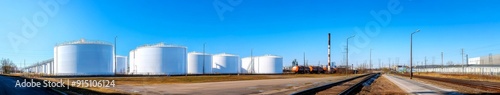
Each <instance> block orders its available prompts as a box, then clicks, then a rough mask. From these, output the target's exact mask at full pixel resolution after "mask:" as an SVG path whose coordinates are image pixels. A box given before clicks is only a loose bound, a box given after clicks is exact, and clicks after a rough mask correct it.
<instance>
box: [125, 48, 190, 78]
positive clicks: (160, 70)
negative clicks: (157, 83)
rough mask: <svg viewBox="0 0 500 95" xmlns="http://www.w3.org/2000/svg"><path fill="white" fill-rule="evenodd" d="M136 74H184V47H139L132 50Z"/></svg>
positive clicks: (185, 55)
mask: <svg viewBox="0 0 500 95" xmlns="http://www.w3.org/2000/svg"><path fill="white" fill-rule="evenodd" d="M134 51H135V52H134V54H135V55H134V58H132V59H133V61H134V62H133V63H134V65H136V69H135V70H136V71H135V72H136V74H153V75H154V74H169V75H179V74H186V57H187V54H186V48H185V47H177V46H151V47H140V48H137V49H136V50H134Z"/></svg>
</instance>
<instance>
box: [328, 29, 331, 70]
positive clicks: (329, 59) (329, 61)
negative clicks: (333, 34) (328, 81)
mask: <svg viewBox="0 0 500 95" xmlns="http://www.w3.org/2000/svg"><path fill="white" fill-rule="evenodd" d="M330 52H331V51H330V33H328V73H330V72H331V70H330V68H331V67H330V66H331V57H330Z"/></svg>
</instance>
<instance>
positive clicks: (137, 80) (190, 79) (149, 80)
mask: <svg viewBox="0 0 500 95" xmlns="http://www.w3.org/2000/svg"><path fill="white" fill-rule="evenodd" d="M332 76H342V75H339V74H286V75H239V76H237V75H212V76H171V77H167V76H155V77H79V78H38V79H42V80H49V81H59V80H60V79H63V80H64V81H67V80H69V81H70V82H71V81H76V80H114V81H115V84H116V85H137V86H140V85H154V84H178V83H203V82H222V81H239V80H262V79H287V78H321V77H332ZM66 85H70V83H66ZM84 89H88V90H93V91H97V92H103V93H124V92H122V91H119V90H115V89H112V88H97V87H91V88H84Z"/></svg>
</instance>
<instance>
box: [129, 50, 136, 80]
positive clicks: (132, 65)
mask: <svg viewBox="0 0 500 95" xmlns="http://www.w3.org/2000/svg"><path fill="white" fill-rule="evenodd" d="M134 58H135V53H134V50H132V51H130V53H129V55H128V60H129V61H128V66H129V70H128V73H129V74H135V73H137V72H136V71H137V70H136V68H137V66H136V65H135V59H134Z"/></svg>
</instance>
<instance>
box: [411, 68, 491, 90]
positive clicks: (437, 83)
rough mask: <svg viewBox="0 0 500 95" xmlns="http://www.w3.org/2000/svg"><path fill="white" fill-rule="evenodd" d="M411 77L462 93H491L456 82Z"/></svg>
mask: <svg viewBox="0 0 500 95" xmlns="http://www.w3.org/2000/svg"><path fill="white" fill-rule="evenodd" d="M415 75H417V74H415ZM419 75H420V76H422V75H423V74H419ZM430 75H431V74H429V75H428V76H430ZM432 75H433V77H437V76H438V75H440V74H437V73H433V74H432ZM403 77H407V78H409V77H408V76H403ZM441 77H443V78H452V77H450V76H445V75H443V76H441ZM413 79H414V80H415V81H419V82H423V83H427V84H432V85H435V86H438V87H441V88H447V89H454V90H456V91H457V92H459V93H463V94H482V93H493V92H489V91H484V90H481V89H475V88H471V87H467V86H462V85H457V84H451V83H445V82H440V81H434V80H428V79H420V78H413Z"/></svg>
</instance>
